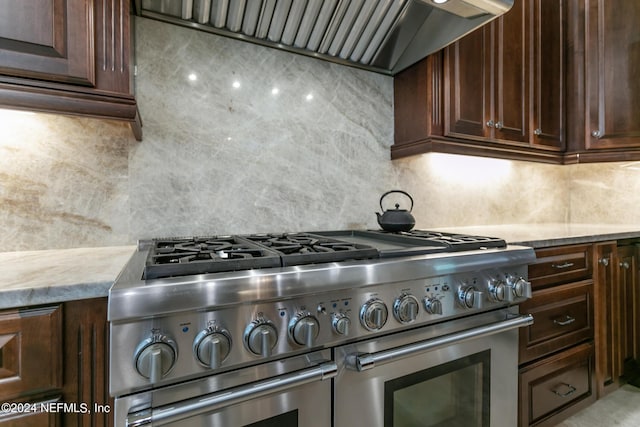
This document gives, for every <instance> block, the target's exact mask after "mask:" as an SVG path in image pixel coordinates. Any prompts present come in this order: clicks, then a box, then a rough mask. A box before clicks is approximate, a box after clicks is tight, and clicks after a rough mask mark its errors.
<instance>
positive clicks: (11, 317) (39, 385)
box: [0, 306, 62, 401]
mask: <svg viewBox="0 0 640 427" xmlns="http://www.w3.org/2000/svg"><path fill="white" fill-rule="evenodd" d="M61 311H62V309H61V308H60V306H53V307H42V308H33V309H25V310H7V311H3V312H0V383H1V384H2V387H0V401H7V400H9V399H13V398H17V397H21V396H27V395H30V394H34V393H40V392H44V391H47V390H51V389H59V388H61V387H62V355H61V348H62V345H61V334H62V313H61Z"/></svg>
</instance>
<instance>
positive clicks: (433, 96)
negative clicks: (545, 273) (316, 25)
mask: <svg viewBox="0 0 640 427" xmlns="http://www.w3.org/2000/svg"><path fill="white" fill-rule="evenodd" d="M637 22H640V3H639V2H622V3H621V4H619V5H618V4H617V3H616V5H615V7H614V6H613V5H612V4H611V2H606V1H605V0H516V1H515V2H514V6H513V8H512V9H511V10H510V11H509V12H507V13H506V14H505V15H503V16H502V17H500V18H498V19H496V20H494V21H493V22H491V23H490V24H488V25H485V26H484V27H482V28H480V29H478V30H476V31H474V32H473V33H471V34H469V35H467V36H465V37H464V38H462V39H460V40H458V41H457V42H455V43H453V44H452V45H450V46H449V47H447V48H446V49H444V51H443V52H440V53H438V54H436V55H434V57H435V59H433V58H428V59H427V60H424V61H422V62H421V63H418V64H416V65H414V66H413V67H412V68H411V69H409V70H406V71H405V72H403V73H401V74H399V75H397V76H396V78H395V90H396V91H395V94H394V98H395V108H396V116H395V118H396V121H395V126H396V133H395V144H394V145H393V146H392V148H391V157H392V158H398V157H404V156H408V155H413V154H418V153H424V152H429V151H440V152H448V153H456V154H468V155H479V156H489V157H500V158H509V159H519V160H532V161H539V162H548V163H558V164H564V163H577V162H580V163H583V162H599V161H616V160H638V159H640V79H638V78H637V74H638V72H639V70H640V41H639V40H640V26H638V25H637ZM412 88H413V90H412ZM425 88H427V89H425ZM421 104H426V105H428V108H425V107H423V106H422V105H421ZM409 110H412V111H413V113H412V114H408V113H407V112H408V111H409ZM418 116H419V117H418ZM415 121H417V123H419V124H418V125H417V126H416V122H415ZM412 122H413V123H412ZM406 128H412V129H413V131H412V132H408V133H407V132H405V131H404V129H406ZM418 130H421V132H417V131H418Z"/></svg>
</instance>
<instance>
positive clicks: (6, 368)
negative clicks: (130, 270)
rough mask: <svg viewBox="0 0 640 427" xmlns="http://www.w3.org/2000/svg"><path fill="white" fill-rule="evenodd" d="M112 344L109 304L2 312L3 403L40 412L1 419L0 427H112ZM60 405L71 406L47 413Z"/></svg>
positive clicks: (0, 389) (85, 303) (73, 304)
mask: <svg viewBox="0 0 640 427" xmlns="http://www.w3.org/2000/svg"><path fill="white" fill-rule="evenodd" d="M108 339H109V334H108V323H107V299H106V298H98V299H92V300H81V301H71V302H66V303H63V304H60V305H54V306H45V307H37V308H26V309H19V310H6V311H3V312H0V383H1V384H2V387H0V402H12V403H28V404H32V405H35V406H32V408H35V409H36V410H35V411H33V412H30V411H29V412H22V413H15V414H0V426H2V427H10V426H11V427H13V426H16V427H17V426H20V427H24V426H38V427H43V426H49V427H51V426H65V427H69V426H85V425H91V426H99V427H101V426H104V427H106V426H112V425H113V413H112V411H113V400H112V399H111V398H110V397H109V393H108V378H109V377H108V348H109V343H108ZM56 402H58V403H65V404H68V405H71V406H69V407H68V408H69V409H68V410H65V409H61V410H58V411H47V410H44V411H43V410H42V408H43V406H44V405H47V404H50V403H52V404H55V403H56ZM41 403H42V404H44V405H40V404H41ZM74 404H75V407H74V406H73V405H74ZM82 404H86V405H87V410H86V411H85V410H82V407H81V405H82ZM94 404H99V405H101V407H102V408H107V409H108V410H105V411H102V410H100V411H96V410H95V406H94ZM44 407H46V406H44ZM75 409H77V410H75Z"/></svg>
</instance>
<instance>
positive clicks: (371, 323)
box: [360, 298, 389, 331]
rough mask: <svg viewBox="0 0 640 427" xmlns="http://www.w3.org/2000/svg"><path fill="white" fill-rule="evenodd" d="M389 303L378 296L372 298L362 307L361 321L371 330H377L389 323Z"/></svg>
mask: <svg viewBox="0 0 640 427" xmlns="http://www.w3.org/2000/svg"><path fill="white" fill-rule="evenodd" d="M388 316H389V310H388V309H387V305H386V304H385V303H384V302H382V300H379V299H377V298H374V299H371V300H369V301H367V302H366V303H364V304H363V305H362V308H361V309H360V323H361V324H362V326H363V327H364V328H365V329H367V330H369V331H377V330H379V329H381V328H382V327H383V326H384V325H385V324H386V323H387V317H388Z"/></svg>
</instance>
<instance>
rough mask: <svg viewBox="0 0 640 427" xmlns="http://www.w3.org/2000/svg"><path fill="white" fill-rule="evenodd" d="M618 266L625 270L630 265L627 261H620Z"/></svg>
mask: <svg viewBox="0 0 640 427" xmlns="http://www.w3.org/2000/svg"><path fill="white" fill-rule="evenodd" d="M620 267H622V268H624V269H625V270H628V269H629V267H630V265H629V263H628V262H627V261H622V262H621V263H620Z"/></svg>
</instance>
